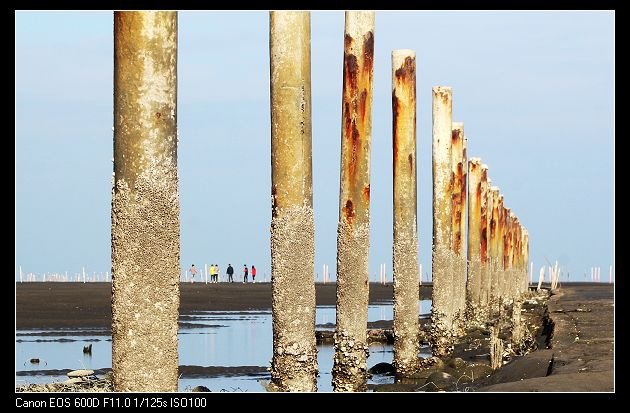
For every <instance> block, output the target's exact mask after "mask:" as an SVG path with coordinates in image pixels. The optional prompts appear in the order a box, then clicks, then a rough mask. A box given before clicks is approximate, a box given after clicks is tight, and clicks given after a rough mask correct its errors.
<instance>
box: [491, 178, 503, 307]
mask: <svg viewBox="0 0 630 413" xmlns="http://www.w3.org/2000/svg"><path fill="white" fill-rule="evenodd" d="M488 197H489V198H488V199H489V201H488V219H489V222H488V229H489V231H488V234H489V235H488V256H489V262H490V265H489V267H488V271H489V278H490V309H491V312H490V314H495V312H496V310H497V309H498V303H499V301H500V300H501V295H502V292H501V280H502V279H503V274H502V273H501V271H500V270H499V258H498V257H499V239H500V235H499V233H500V224H499V208H498V205H499V202H500V201H499V198H500V193H499V188H498V187H496V186H492V187H490V188H489V189H488Z"/></svg>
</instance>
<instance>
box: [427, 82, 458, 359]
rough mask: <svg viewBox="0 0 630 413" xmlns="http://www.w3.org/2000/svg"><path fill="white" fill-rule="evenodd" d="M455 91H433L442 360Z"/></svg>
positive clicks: (436, 297)
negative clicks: (453, 95)
mask: <svg viewBox="0 0 630 413" xmlns="http://www.w3.org/2000/svg"><path fill="white" fill-rule="evenodd" d="M452 105H453V101H452V90H451V88H450V87H443V86H436V87H434V88H433V121H432V122H433V144H432V155H433V156H432V170H433V245H432V261H433V268H432V270H433V271H432V272H433V304H432V308H431V333H430V336H431V338H430V340H431V347H432V351H433V354H434V355H436V356H443V355H447V354H450V353H451V352H452V350H453V318H454V317H453V302H452V295H453V288H452V285H453V258H454V254H453V252H452V248H451V245H452V239H453V237H452V222H451V219H452V210H453V208H452V203H451V194H452V185H453V183H452V168H451V158H452V148H451V139H452V130H453V125H452Z"/></svg>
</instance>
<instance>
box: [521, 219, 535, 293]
mask: <svg viewBox="0 0 630 413" xmlns="http://www.w3.org/2000/svg"><path fill="white" fill-rule="evenodd" d="M523 267H524V268H523V271H524V272H525V280H524V281H523V284H524V285H523V293H528V292H529V286H530V285H531V278H532V275H531V274H532V273H533V269H534V264H533V263H532V264H531V265H530V263H529V231H527V229H525V228H523ZM530 268H531V271H530ZM528 272H529V274H528Z"/></svg>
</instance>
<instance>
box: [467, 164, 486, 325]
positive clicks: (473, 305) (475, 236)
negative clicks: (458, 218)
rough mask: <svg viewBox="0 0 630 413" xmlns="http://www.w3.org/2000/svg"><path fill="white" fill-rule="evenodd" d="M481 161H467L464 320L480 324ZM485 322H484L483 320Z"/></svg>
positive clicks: (481, 318)
mask: <svg viewBox="0 0 630 413" xmlns="http://www.w3.org/2000/svg"><path fill="white" fill-rule="evenodd" d="M481 196H482V194H481V160H480V159H479V158H470V160H469V161H468V238H467V242H468V246H467V256H468V274H467V282H466V314H467V317H466V319H467V320H468V321H469V322H470V323H476V324H480V323H481V322H482V320H484V319H485V317H484V316H483V314H480V311H481V308H482V307H481V293H482V288H481V282H482V278H481ZM484 321H485V320H484Z"/></svg>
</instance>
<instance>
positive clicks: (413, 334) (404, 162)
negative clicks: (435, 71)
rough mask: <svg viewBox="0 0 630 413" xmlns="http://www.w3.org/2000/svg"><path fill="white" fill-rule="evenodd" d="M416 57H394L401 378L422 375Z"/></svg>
mask: <svg viewBox="0 0 630 413" xmlns="http://www.w3.org/2000/svg"><path fill="white" fill-rule="evenodd" d="M415 58H416V54H415V52H413V51H411V50H394V51H393V52H392V112H393V128H392V129H393V158H394V160H393V168H394V170H393V178H394V183H393V187H394V199H393V205H394V245H393V279H394V362H393V364H394V368H395V370H396V377H397V378H402V377H409V376H410V375H412V374H414V373H416V372H417V370H418V368H419V364H418V352H419V351H420V346H419V342H418V334H419V332H420V327H419V323H418V313H419V303H418V295H419V293H420V286H419V282H418V229H417V217H416V211H417V182H416V175H417V157H416V59H415Z"/></svg>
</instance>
